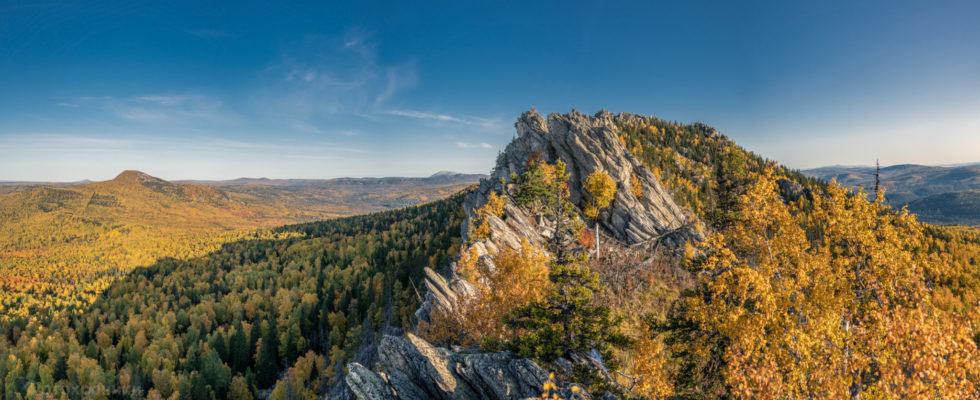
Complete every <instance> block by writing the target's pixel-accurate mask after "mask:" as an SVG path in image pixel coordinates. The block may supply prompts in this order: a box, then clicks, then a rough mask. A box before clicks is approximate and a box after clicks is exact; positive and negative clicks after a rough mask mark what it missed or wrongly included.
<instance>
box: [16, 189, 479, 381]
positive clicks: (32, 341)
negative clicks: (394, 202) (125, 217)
mask: <svg viewBox="0 0 980 400" xmlns="http://www.w3.org/2000/svg"><path fill="white" fill-rule="evenodd" d="M462 199H463V195H462V194H458V195H455V196H453V197H452V198H450V199H447V200H444V201H439V202H435V203H431V204H427V205H423V206H417V207H410V208H406V209H402V210H397V211H389V212H382V213H377V214H372V215H367V216H359V217H352V218H345V219H338V220H331V221H324V222H317V223H309V224H302V225H293V226H286V227H282V228H277V229H276V230H275V232H274V233H276V234H278V235H279V236H281V237H282V236H285V237H286V238H284V239H257V240H247V241H238V242H235V243H229V244H226V245H224V246H222V248H221V249H220V250H219V251H216V252H214V253H211V254H208V255H207V256H204V257H200V258H195V259H191V260H188V261H181V260H176V259H166V260H161V261H159V262H156V263H154V264H152V265H150V266H147V267H143V268H138V269H137V270H135V271H133V272H132V273H131V274H129V275H128V276H126V277H125V278H121V279H119V280H117V281H116V282H115V283H113V284H112V285H111V286H110V287H109V288H108V289H107V290H105V292H104V293H103V294H102V295H101V296H100V297H99V298H98V299H97V300H96V301H95V302H94V303H93V304H92V305H91V306H90V307H88V308H87V309H86V310H84V312H83V313H78V314H75V315H67V314H59V315H55V316H52V317H51V318H47V319H17V320H14V321H10V322H7V323H5V324H4V325H3V328H2V335H0V378H2V382H0V389H2V391H0V393H3V398H5V399H20V398H57V399H61V398H66V399H82V398H86V399H87V398H104V399H124V398H168V399H212V398H218V399H221V398H234V399H248V398H254V396H255V395H256V394H257V393H258V392H259V391H260V390H264V389H272V390H273V391H272V392H271V396H272V397H273V398H311V397H313V396H315V395H316V394H319V393H322V392H323V390H324V389H325V388H326V387H327V386H328V385H330V384H332V383H334V381H335V380H336V379H337V378H338V377H340V376H341V374H342V373H343V366H344V365H345V363H346V362H347V361H349V360H351V359H352V357H354V356H355V353H356V352H357V351H358V350H359V349H360V348H361V347H362V345H363V344H365V343H366V342H367V341H370V340H374V337H375V335H376V334H377V332H378V331H379V330H380V329H382V328H384V327H386V326H394V327H407V326H409V325H410V324H411V323H412V319H413V313H414V311H415V309H416V308H417V307H418V292H417V291H416V290H415V287H416V286H418V285H419V284H420V283H421V282H422V280H423V269H424V267H427V266H428V267H433V268H435V267H438V266H441V265H446V264H447V263H448V259H449V257H451V256H453V255H455V253H456V252H458V248H459V226H460V224H461V222H462V217H463V213H462Z"/></svg>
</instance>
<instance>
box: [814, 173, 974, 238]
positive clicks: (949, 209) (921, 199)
mask: <svg viewBox="0 0 980 400" xmlns="http://www.w3.org/2000/svg"><path fill="white" fill-rule="evenodd" d="M803 173H804V174H806V175H807V176H811V177H814V178H819V179H822V180H825V181H828V182H829V181H830V180H832V179H836V180H837V183H839V184H841V185H843V186H846V187H849V188H852V189H854V190H863V191H864V193H866V194H868V195H869V196H871V194H872V193H873V192H874V185H875V167H843V166H833V167H822V168H814V169H809V170H805V171H803ZM879 179H880V181H879V183H880V185H881V187H882V188H883V189H884V190H885V200H886V201H887V202H888V204H891V205H892V206H894V207H902V206H904V205H908V207H909V210H910V211H912V212H913V213H915V214H916V215H917V216H918V217H919V218H920V219H921V220H922V221H924V222H928V223H933V224H959V225H967V226H980V166H978V165H964V166H956V167H943V166H926V165H912V164H904V165H893V166H888V167H882V168H881V172H880V175H879Z"/></svg>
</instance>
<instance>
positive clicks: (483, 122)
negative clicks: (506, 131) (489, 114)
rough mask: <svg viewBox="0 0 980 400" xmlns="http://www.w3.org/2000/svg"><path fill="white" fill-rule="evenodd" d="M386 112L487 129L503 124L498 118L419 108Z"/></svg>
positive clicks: (499, 126) (497, 127)
mask: <svg viewBox="0 0 980 400" xmlns="http://www.w3.org/2000/svg"><path fill="white" fill-rule="evenodd" d="M386 114H389V115H395V116H399V117H406V118H415V119H420V120H430V121H436V122H452V123H457V124H463V125H471V126H474V127H480V128H487V129H499V128H501V127H502V126H503V124H502V122H501V120H500V119H497V118H479V117H468V116H466V117H464V116H454V115H448V114H440V113H435V112H426V111H418V110H390V111H387V112H386Z"/></svg>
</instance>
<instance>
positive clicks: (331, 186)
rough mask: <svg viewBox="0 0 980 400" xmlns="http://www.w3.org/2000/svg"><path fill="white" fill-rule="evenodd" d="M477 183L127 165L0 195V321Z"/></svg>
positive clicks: (83, 302)
mask: <svg viewBox="0 0 980 400" xmlns="http://www.w3.org/2000/svg"><path fill="white" fill-rule="evenodd" d="M478 179H479V176H476V175H453V176H448V177H436V178H387V180H384V179H352V180H330V181H319V180H309V181H276V180H256V181H234V182H224V183H220V182H219V183H215V182H204V183H190V182H185V183H174V182H168V181H165V180H163V179H159V178H156V177H153V176H150V175H147V174H144V173H142V172H138V171H125V172H123V173H121V174H120V175H119V176H118V177H116V178H115V179H112V180H109V181H105V182H94V183H85V184H78V185H62V186H59V187H35V188H28V189H26V190H23V191H20V192H15V193H12V194H8V195H3V196H0V291H2V293H3V296H2V299H0V321H3V320H7V319H10V318H23V317H27V316H29V315H38V314H46V313H50V312H61V311H71V310H80V309H84V307H85V306H87V305H88V304H91V302H92V301H93V300H94V299H95V298H96V297H97V296H98V295H99V293H101V291H102V290H104V289H105V288H106V287H108V286H109V285H110V284H111V283H112V282H113V281H114V280H115V279H116V278H118V277H120V276H124V275H125V274H126V273H127V272H129V271H130V270H131V269H132V268H134V267H137V266H140V265H145V264H149V263H151V262H154V261H155V260H157V259H159V258H163V257H174V258H179V259H187V258H191V257H197V256H201V255H204V254H207V253H209V252H211V251H214V250H217V249H218V248H219V247H220V246H221V244H222V243H226V242H230V241H234V240H238V239H242V238H245V237H254V236H255V235H256V230H257V229H261V228H268V227H273V226H279V225H282V224H286V223H295V222H307V221H314V220H319V219H324V218H333V217H337V216H346V215H354V214H362V213H368V212H374V211H380V210H385V209H391V208H396V207H406V206H409V205H413V204H419V203H423V202H428V201H433V200H438V199H442V198H445V197H448V196H450V195H452V194H453V193H456V192H458V191H460V190H462V189H463V188H465V187H466V186H467V185H469V184H472V183H473V182H476V181H477V180H478ZM262 235H268V234H266V233H262Z"/></svg>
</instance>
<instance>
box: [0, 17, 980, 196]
mask: <svg viewBox="0 0 980 400" xmlns="http://www.w3.org/2000/svg"><path fill="white" fill-rule="evenodd" d="M208 3H209V2H196V1H195V2H181V1H168V2H132V1H127V2H99V1H88V2H21V1H4V2H2V3H0V180H49V181H72V180H80V179H95V180H100V179H108V178H111V177H113V176H114V175H116V174H117V173H118V172H119V171H121V170H123V169H139V170H143V171H145V172H148V173H151V174H153V175H156V176H160V177H162V178H166V179H227V178H236V177H241V176H250V177H260V176H265V177H270V178H289V177H293V178H329V177H339V176H422V175H429V174H431V173H433V172H436V171H438V170H446V169H448V170H456V171H463V172H484V173H485V172H488V171H489V170H490V168H491V167H492V164H493V161H494V159H495V157H496V154H497V152H498V151H499V150H500V149H502V148H503V146H505V145H506V143H507V142H508V141H509V140H510V139H511V138H512V137H513V135H514V129H513V121H514V120H515V118H516V117H517V116H518V115H519V114H520V113H521V112H522V111H524V110H526V109H528V108H530V107H532V106H535V107H537V108H538V109H539V110H540V111H542V112H567V111H569V110H571V109H572V108H575V109H578V110H580V111H583V112H588V113H593V112H596V111H598V110H599V109H602V108H605V109H608V110H611V111H614V112H618V111H627V112H635V113H642V114H652V115H656V116H659V117H661V118H665V119H669V120H678V121H683V122H694V121H703V122H706V123H708V124H710V125H712V126H715V127H716V128H718V129H719V130H720V131H721V132H723V133H725V134H727V135H728V136H730V137H731V138H733V139H735V140H736V141H737V142H738V143H740V144H741V145H743V146H745V147H747V148H749V149H751V150H754V151H756V152H759V153H761V154H762V155H764V156H766V157H768V158H771V159H776V160H779V161H781V162H783V163H785V164H787V165H789V166H791V167H795V168H808V167H815V166H821V165H830V164H873V163H874V160H875V159H876V158H880V159H881V161H882V163H883V164H886V165H888V164H898V163H925V164H948V163H965V162H980V47H978V43H980V24H977V23H976V21H977V20H978V19H980V5H978V4H980V3H977V2H975V1H972V2H955V1H948V2H947V1H944V2H935V1H923V2H904V1H887V2H867V1H847V2H834V1H829V2H786V1H773V2H756V1H750V2H722V1H717V2H715V1H711V2H697V1H685V2H671V3H659V2H648V1H644V2H635V3H631V2H609V1H606V2H598V1H597V2H568V1H563V2H544V1H541V2H527V1H521V2H485V3H477V2H470V1H463V2H459V1H457V2H421V3H420V2H405V1H392V2H373V1H363V2H360V1H358V2H311V3H309V4H301V3H299V2H289V3H291V4H289V5H284V4H279V3H286V2H268V3H259V2H247V1H242V2H224V3H220V4H208ZM940 3H941V4H940ZM418 4H425V6H424V7H420V6H417V5H418Z"/></svg>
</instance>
